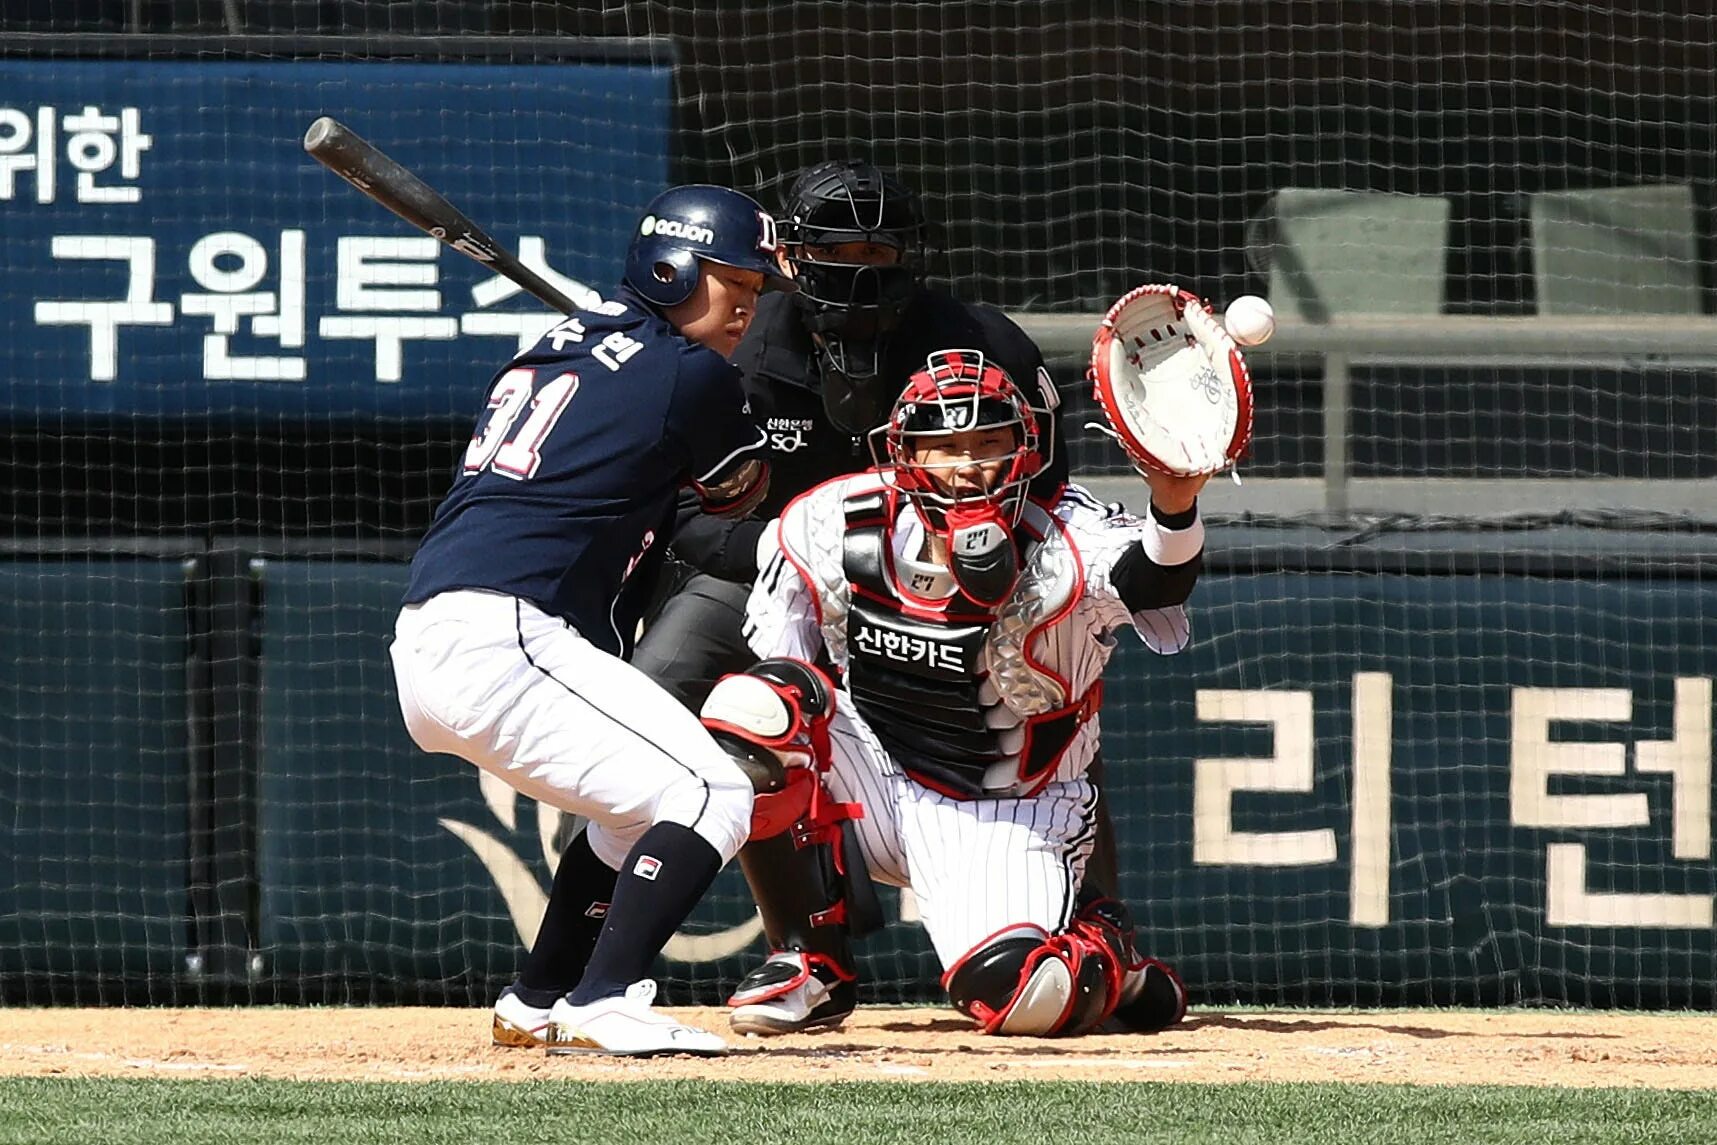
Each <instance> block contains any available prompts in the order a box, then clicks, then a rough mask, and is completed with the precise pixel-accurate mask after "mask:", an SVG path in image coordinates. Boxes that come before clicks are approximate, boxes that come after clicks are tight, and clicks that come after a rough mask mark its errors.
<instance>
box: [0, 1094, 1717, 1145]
mask: <svg viewBox="0 0 1717 1145" xmlns="http://www.w3.org/2000/svg"><path fill="white" fill-rule="evenodd" d="M396 1141H397V1142H409V1143H411V1145H438V1143H441V1142H447V1143H456V1145H514V1143H536V1142H551V1141H577V1142H592V1143H608V1142H613V1143H616V1145H655V1143H657V1142H660V1143H662V1145H704V1143H706V1142H707V1143H710V1145H726V1143H728V1142H732V1143H734V1145H775V1143H777V1142H778V1143H780V1145H819V1143H822V1142H831V1143H836V1145H873V1143H874V1145H896V1143H899V1145H908V1143H910V1145H920V1143H925V1142H928V1143H930V1145H963V1143H966V1142H971V1143H973V1145H1015V1143H1019V1145H1028V1143H1029V1145H1056V1143H1060V1142H1066V1143H1067V1145H1091V1143H1095V1142H1111V1141H1113V1142H1146V1143H1155V1142H1163V1143H1168V1142H1174V1143H1176V1145H1182V1143H1190V1142H1212V1143H1216V1142H1220V1143H1222V1145H1252V1143H1256V1145H1289V1143H1295V1142H1305V1143H1308V1145H1311V1143H1315V1145H1365V1143H1369V1142H1390V1143H1396V1142H1412V1143H1415V1145H1417V1143H1420V1142H1424V1143H1444V1142H1447V1143H1449V1145H1476V1143H1488V1142H1497V1143H1508V1145H1527V1143H1531V1145H1538V1143H1540V1142H1548V1143H1552V1145H1577V1143H1582V1142H1612V1141H1613V1142H1628V1143H1645V1142H1658V1141H1661V1142H1666V1143H1667V1142H1673V1143H1675V1145H1688V1143H1690V1142H1708V1141H1717V1093H1697V1092H1660V1091H1651V1090H1620V1089H1608V1090H1556V1089H1501V1088H1494V1087H1471V1088H1460V1089H1432V1088H1415V1087H1404V1086H1349V1085H1236V1086H1209V1085H1184V1084H1160V1083H1121V1084H1101V1085H1097V1084H1091V1085H1081V1084H1057V1083H1027V1082H1007V1083H997V1084H981V1083H980V1084H960V1085H938V1084H916V1083H914V1084H903V1083H901V1084H886V1083H872V1082H866V1083H862V1084H853V1083H850V1084H844V1085H822V1086H818V1085H757V1084H746V1083H736V1082H727V1083H699V1082H661V1083H633V1084H607V1083H604V1084H588V1083H586V1084H580V1083H576V1082H564V1081H552V1082H541V1083H524V1084H496V1083H475V1082H437V1083H426V1084H416V1085H413V1084H403V1083H401V1084H391V1083H390V1084H369V1083H366V1084H357V1083H349V1084H342V1083H328V1082H282V1081H212V1082H205V1081H143V1080H137V1081H78V1080H61V1079H16V1078H14V1079H0V1142H5V1143H8V1145H9V1143H11V1142H43V1143H50V1142H51V1143H53V1145H65V1143H72V1142H77V1143H84V1142H88V1143H91V1145H128V1143H132V1142H136V1143H139V1145H154V1143H157V1142H159V1143H161V1145H205V1143H207V1145H228V1143H238V1142H267V1143H269V1145H289V1143H292V1142H332V1143H337V1145H363V1143H366V1142H396Z"/></svg>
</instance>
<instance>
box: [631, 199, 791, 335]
mask: <svg viewBox="0 0 1717 1145" xmlns="http://www.w3.org/2000/svg"><path fill="white" fill-rule="evenodd" d="M775 252H776V239H775V219H774V218H773V217H772V216H771V215H770V214H769V212H767V211H765V210H764V209H763V208H762V207H761V206H759V205H758V204H757V201H756V200H755V199H753V198H751V197H750V196H749V195H744V194H741V193H740V192H738V191H733V190H729V189H728V188H726V187H714V186H710V185H709V184H706V183H694V184H689V185H687V186H684V187H670V188H668V189H667V190H666V191H663V192H662V193H661V194H660V195H657V196H656V197H655V198H654V199H652V200H651V201H650V205H649V206H648V207H646V208H645V209H644V217H643V218H642V219H640V220H639V221H638V229H637V231H636V232H635V233H634V234H633V235H632V245H631V247H630V248H628V250H627V251H626V282H627V284H628V285H630V286H631V287H632V289H633V290H636V291H637V292H638V293H639V294H642V295H643V296H644V297H645V298H647V299H649V300H650V301H651V302H653V303H655V304H656V305H657V306H677V305H679V304H680V303H682V302H684V301H685V300H686V299H688V298H690V297H691V296H692V291H694V290H696V289H697V285H698V274H699V270H698V261H699V260H700V259H701V260H702V261H704V262H718V263H721V264H722V265H723V266H732V267H738V268H739V269H740V270H755V271H759V272H761V273H762V274H763V288H764V289H765V290H771V289H773V290H794V289H796V287H795V286H794V285H793V280H792V279H791V278H789V277H787V276H786V275H785V274H783V273H782V272H781V267H780V265H779V264H778V263H777V262H776V255H775Z"/></svg>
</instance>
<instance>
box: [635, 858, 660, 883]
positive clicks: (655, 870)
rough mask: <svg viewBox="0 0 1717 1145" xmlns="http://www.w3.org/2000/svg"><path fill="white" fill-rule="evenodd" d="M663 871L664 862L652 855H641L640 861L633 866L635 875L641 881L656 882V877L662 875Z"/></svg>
mask: <svg viewBox="0 0 1717 1145" xmlns="http://www.w3.org/2000/svg"><path fill="white" fill-rule="evenodd" d="M661 870H662V860H660V859H658V858H655V857H654V856H651V855H639V856H638V861H637V862H636V863H633V864H632V873H633V874H635V875H637V876H638V877H639V878H641V879H649V880H650V881H651V882H655V881H656V876H657V875H658V874H660V873H661Z"/></svg>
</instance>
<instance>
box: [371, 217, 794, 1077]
mask: <svg viewBox="0 0 1717 1145" xmlns="http://www.w3.org/2000/svg"><path fill="white" fill-rule="evenodd" d="M771 286H778V287H781V288H784V289H790V288H791V282H790V280H787V279H785V278H784V277H782V275H781V272H780V271H779V269H778V267H777V265H776V261H775V230H774V223H773V220H772V219H771V218H770V217H769V216H768V215H767V214H765V213H764V212H763V211H762V210H761V209H760V208H759V207H758V205H757V204H756V203H755V202H753V201H752V200H751V199H750V198H748V197H747V196H745V195H742V194H740V193H738V192H736V191H730V190H726V189H724V188H719V187H708V186H689V187H676V188H674V189H672V190H669V191H667V192H665V193H663V194H662V195H660V196H658V197H657V198H656V199H655V201H653V202H652V203H651V204H650V206H649V209H648V212H647V213H646V214H645V215H644V217H643V219H642V220H641V221H640V223H639V226H638V228H637V230H636V232H635V233H634V236H633V239H632V243H631V248H630V250H629V252H628V255H627V260H626V277H625V282H624V284H623V285H622V286H621V287H620V290H619V292H618V295H617V297H616V298H615V299H614V300H612V301H609V302H602V303H599V304H597V305H596V306H595V307H594V309H591V310H587V311H584V312H582V313H578V314H575V315H572V316H570V317H568V318H567V319H566V320H565V321H563V322H561V323H560V324H559V325H557V326H555V327H554V328H553V329H552V330H550V331H549V332H548V333H547V334H545V335H544V336H543V338H542V339H541V340H540V341H539V342H538V343H537V344H536V345H535V346H534V347H532V348H531V349H530V350H528V351H526V352H525V353H523V354H521V355H520V356H519V357H518V358H516V359H515V360H514V361H512V362H511V363H509V364H508V365H507V367H506V368H505V369H503V370H502V371H501V372H500V373H499V374H498V375H497V376H496V378H495V380H494V381H493V383H492V384H491V385H490V388H489V391H488V394H487V395H486V397H485V400H484V404H483V407H482V410H481V412H480V414H479V416H478V419H477V426H476V431H475V432H474V433H473V435H472V438H471V444H470V446H469V447H468V448H467V449H466V451H465V455H464V458H463V462H462V465H461V467H460V470H459V472H458V473H457V474H456V476H455V479H454V482H453V487H452V490H451V491H450V492H449V493H448V495H447V499H446V500H445V501H444V502H443V503H442V505H441V507H440V508H439V509H438V510H437V511H436V515H435V519H434V522H433V523H432V524H431V526H430V529H429V532H428V534H427V535H426V536H425V537H424V539H423V543H422V546H421V547H420V548H419V550H418V553H417V556H416V558H415V559H414V560H413V562H412V567H411V583H410V587H409V588H408V589H407V592H406V597H405V600H406V603H405V607H404V608H403V610H402V611H401V613H400V616H399V620H398V623H397V625H396V628H395V638H394V642H393V646H392V652H393V661H394V669H395V675H396V678H397V680H398V683H399V693H400V706H401V709H402V711H403V712H404V715H405V720H406V726H407V727H408V728H409V729H410V731H411V735H412V738H413V739H415V740H416V741H417V743H418V745H419V746H420V747H422V748H423V749H424V750H426V751H432V752H447V753H451V754H453V755H457V756H460V757H462V758H464V759H466V760H469V761H470V762H471V763H474V764H476V765H477V766H478V767H481V768H483V769H484V770H485V771H488V772H490V773H492V774H494V775H497V776H499V777H500V778H502V779H504V780H505V781H506V782H507V783H509V784H510V785H512V786H513V787H514V788H516V789H517V790H519V791H521V792H523V793H524V794H525V795H527V796H529V797H531V798H532V799H536V800H539V801H541V802H544V803H548V804H550V805H552V806H554V807H558V808H560V809H561V810H563V811H568V812H572V813H575V814H578V815H581V816H584V817H586V818H587V819H589V821H590V825H589V828H588V829H587V830H586V831H585V832H584V833H583V834H582V835H581V836H580V838H579V840H578V841H577V842H576V843H575V844H574V845H573V846H572V847H571V848H569V850H568V853H567V858H566V860H565V861H564V862H563V863H562V865H561V867H560V870H559V872H558V875H557V881H558V880H564V881H565V882H564V886H565V888H566V893H564V894H563V898H564V899H565V905H566V906H567V908H569V909H573V910H576V911H577V912H578V915H579V917H578V921H577V923H576V924H575V925H574V926H573V927H572V930H573V932H574V935H575V945H576V946H577V950H576V958H577V962H578V969H579V970H580V971H582V977H579V978H577V979H576V982H577V985H576V986H575V987H574V988H573V989H572V991H571V992H570V993H564V989H565V988H564V986H561V987H559V988H555V989H547V988H543V987H542V986H541V985H540V983H538V982H536V981H535V980H534V979H533V970H532V966H531V964H530V963H529V962H527V964H526V968H525V972H524V973H523V974H522V975H521V978H520V981H519V982H518V983H517V984H515V986H514V987H513V988H512V989H510V990H509V991H508V992H507V993H506V995H505V996H503V998H502V1000H501V1002H500V1003H499V1004H497V1007H496V1012H495V1036H496V1039H497V1040H500V1041H507V1042H512V1043H516V1044H533V1045H540V1044H544V1043H545V1042H552V1045H551V1049H557V1050H560V1049H564V1050H567V1051H580V1050H589V1051H601V1052H609V1053H619V1054H653V1053H700V1054H713V1053H719V1052H721V1051H722V1050H723V1049H724V1045H723V1043H722V1041H721V1039H720V1038H717V1037H715V1036H714V1035H712V1034H709V1033H706V1032H704V1031H702V1030H697V1029H693V1028H691V1027H688V1026H684V1025H681V1024H679V1023H677V1022H674V1021H672V1020H671V1019H669V1018H668V1017H667V1016H665V1015H663V1014H661V1013H660V1012H658V1011H656V1010H654V1009H652V1008H651V1002H652V1001H653V999H654V996H655V984H654V983H653V982H651V981H650V980H649V979H648V978H647V977H646V975H647V973H648V971H649V968H650V964H651V961H652V960H653V959H654V958H655V956H656V955H657V954H658V953H659V952H660V951H661V949H662V947H663V945H665V944H666V942H667V940H668V938H669V937H670V936H671V935H672V934H673V932H674V930H675V929H676V928H677V927H678V926H679V924H680V923H681V922H683V921H684V919H685V917H686V915H687V914H689V913H690V911H691V909H692V908H693V907H694V906H695V905H696V903H697V901H698V899H699V898H700V897H702V895H703V893H704V891H705V890H706V889H707V888H708V887H709V884H710V883H711V882H712V881H713V880H714V878H715V876H716V873H717V872H718V871H719V870H720V869H721V867H722V866H723V865H724V864H725V863H727V862H728V861H729V860H730V859H732V858H733V856H734V854H735V852H737V851H738V849H739V845H740V843H741V842H743V841H744V839H745V836H746V833H747V830H748V827H749V823H750V818H751V811H752V788H751V784H750V782H749V781H748V779H747V778H746V776H745V775H744V774H743V773H742V772H741V770H740V769H739V768H737V767H736V766H734V764H733V763H732V761H731V760H730V759H729V758H728V757H727V756H726V755H725V754H724V753H723V752H722V751H721V749H720V748H718V747H717V746H716V744H715V743H714V741H713V740H712V739H711V738H710V736H709V734H708V733H707V732H706V731H705V730H704V729H703V727H702V726H701V725H700V724H699V723H698V721H697V719H696V718H695V717H694V716H692V715H691V714H690V713H689V712H687V711H686V710H685V708H684V707H682V706H681V705H680V704H679V703H678V702H677V701H675V700H674V699H673V698H672V697H671V696H669V695H668V694H667V693H666V692H664V691H662V690H661V688H659V687H658V686H657V685H655V684H654V683H652V682H651V681H650V680H649V678H648V677H646V676H644V675H643V674H642V673H641V672H638V671H637V670H636V669H633V668H632V667H630V666H629V665H628V664H627V663H626V662H625V657H626V656H627V655H628V653H629V651H630V648H631V642H632V636H633V633H634V632H635V630H636V627H637V623H638V616H639V613H640V611H641V607H642V604H643V600H642V597H643V595H644V594H645V593H646V592H647V591H648V587H649V584H648V582H649V580H650V579H651V575H650V574H651V571H652V570H653V568H654V567H655V563H656V562H657V561H658V560H659V559H660V558H659V554H660V552H661V550H662V548H663V547H664V546H665V545H666V544H667V542H668V540H669V539H670V535H671V533H672V529H673V522H674V514H675V503H676V500H677V497H678V494H679V491H680V489H681V488H682V487H689V488H691V489H693V490H695V491H696V493H697V495H698V497H699V498H700V499H701V500H702V502H703V504H704V506H705V507H706V508H707V509H708V510H709V511H711V512H715V513H737V514H743V513H745V512H748V511H749V510H750V509H751V508H752V507H753V506H754V505H756V504H757V503H758V502H759V501H760V500H761V498H762V497H763V495H764V493H765V492H766V489H767V484H768V466H767V462H766V460H764V459H765V458H766V456H767V452H766V449H767V447H766V443H765V440H764V436H763V433H762V432H761V431H760V430H759V428H758V427H757V425H756V424H755V422H754V421H753V420H752V418H751V415H750V410H749V408H748V406H747V405H746V402H745V396H744V394H743V392H742V390H741V387H740V381H739V374H738V371H737V370H735V369H734V367H733V366H731V365H730V364H729V363H728V361H727V356H728V355H730V354H732V353H733V350H734V348H735V346H737V345H738V343H739V340H740V338H741V337H742V336H743V335H744V333H745V331H746V328H747V327H748V326H749V325H750V322H751V318H752V316H753V315H754V314H755V313H756V306H757V298H758V295H759V293H760V292H762V291H763V290H765V289H767V288H769V287H771ZM563 972H564V967H557V971H556V974H557V977H556V978H554V979H553V980H554V981H564V979H561V978H559V977H558V975H559V974H561V973H563ZM563 993H564V996H562V994H563Z"/></svg>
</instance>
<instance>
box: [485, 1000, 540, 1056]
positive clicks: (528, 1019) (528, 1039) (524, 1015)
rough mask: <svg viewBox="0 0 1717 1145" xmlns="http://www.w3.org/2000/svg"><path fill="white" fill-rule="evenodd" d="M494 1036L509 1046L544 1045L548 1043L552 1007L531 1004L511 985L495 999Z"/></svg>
mask: <svg viewBox="0 0 1717 1145" xmlns="http://www.w3.org/2000/svg"><path fill="white" fill-rule="evenodd" d="M491 1029H492V1032H491V1035H490V1036H491V1038H492V1040H493V1041H494V1043H495V1044H496V1045H497V1046H505V1047H507V1048H509V1049H541V1048H542V1047H543V1046H546V1045H548V1034H549V1010H548V1008H547V1007H544V1006H531V1005H527V1004H526V1003H525V1002H524V1001H523V1000H522V999H521V998H520V997H519V995H518V993H517V992H516V991H515V990H514V988H513V987H511V986H508V987H507V988H506V989H505V990H503V991H501V996H500V997H499V998H498V999H496V1000H495V1015H494V1023H493V1026H492V1027H491Z"/></svg>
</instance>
